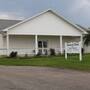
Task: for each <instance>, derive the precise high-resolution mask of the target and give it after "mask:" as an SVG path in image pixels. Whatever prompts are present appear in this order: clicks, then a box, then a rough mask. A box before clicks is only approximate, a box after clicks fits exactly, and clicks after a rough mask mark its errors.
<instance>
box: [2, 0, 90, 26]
mask: <svg viewBox="0 0 90 90" xmlns="http://www.w3.org/2000/svg"><path fill="white" fill-rule="evenodd" d="M48 8H51V9H54V10H56V11H57V12H58V13H59V14H61V15H63V16H64V17H66V18H67V19H69V20H70V21H72V22H73V23H76V24H80V25H83V26H85V27H90V0H0V18H5V19H24V18H27V17H30V16H32V15H34V14H36V13H39V12H41V11H43V10H46V9H48Z"/></svg>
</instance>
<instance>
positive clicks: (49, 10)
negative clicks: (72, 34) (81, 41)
mask: <svg viewBox="0 0 90 90" xmlns="http://www.w3.org/2000/svg"><path fill="white" fill-rule="evenodd" d="M46 12H52V13H54V14H55V15H57V16H58V17H59V18H62V19H63V20H64V21H66V22H67V23H69V24H70V25H72V26H73V27H75V28H77V29H78V30H80V31H82V32H83V33H84V34H87V32H86V31H85V30H84V29H82V28H80V27H79V26H77V25H75V24H73V23H71V21H69V20H67V19H66V18H64V17H63V16H61V15H58V13H57V12H56V11H54V10H51V9H48V10H46V11H43V12H41V13H39V14H37V15H35V16H33V17H30V18H28V19H25V20H23V21H21V22H19V23H17V24H15V25H12V26H11V27H8V28H6V29H4V30H2V31H8V30H9V29H12V28H14V27H16V26H18V25H20V24H23V23H25V22H27V21H29V20H32V19H34V18H36V17H38V16H40V15H42V14H44V13H46Z"/></svg>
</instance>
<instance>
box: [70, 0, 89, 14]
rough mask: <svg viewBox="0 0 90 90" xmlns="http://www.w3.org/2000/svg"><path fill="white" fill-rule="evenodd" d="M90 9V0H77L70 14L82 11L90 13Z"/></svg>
mask: <svg viewBox="0 0 90 90" xmlns="http://www.w3.org/2000/svg"><path fill="white" fill-rule="evenodd" d="M89 9H90V0H75V1H74V3H73V4H72V5H71V8H70V12H73V13H77V12H80V11H85V12H86V11H87V12H88V11H89Z"/></svg>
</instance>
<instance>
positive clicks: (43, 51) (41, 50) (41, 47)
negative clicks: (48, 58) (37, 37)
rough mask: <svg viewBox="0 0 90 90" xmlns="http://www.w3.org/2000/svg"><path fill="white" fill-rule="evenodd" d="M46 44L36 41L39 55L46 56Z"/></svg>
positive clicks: (45, 42)
mask: <svg viewBox="0 0 90 90" xmlns="http://www.w3.org/2000/svg"><path fill="white" fill-rule="evenodd" d="M47 48H48V43H47V41H38V49H39V54H40V55H47Z"/></svg>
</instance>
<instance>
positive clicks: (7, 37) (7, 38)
mask: <svg viewBox="0 0 90 90" xmlns="http://www.w3.org/2000/svg"><path fill="white" fill-rule="evenodd" d="M6 40H7V41H6V42H7V44H6V45H7V46H6V48H7V56H8V55H9V34H8V33H7V36H6Z"/></svg>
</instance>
